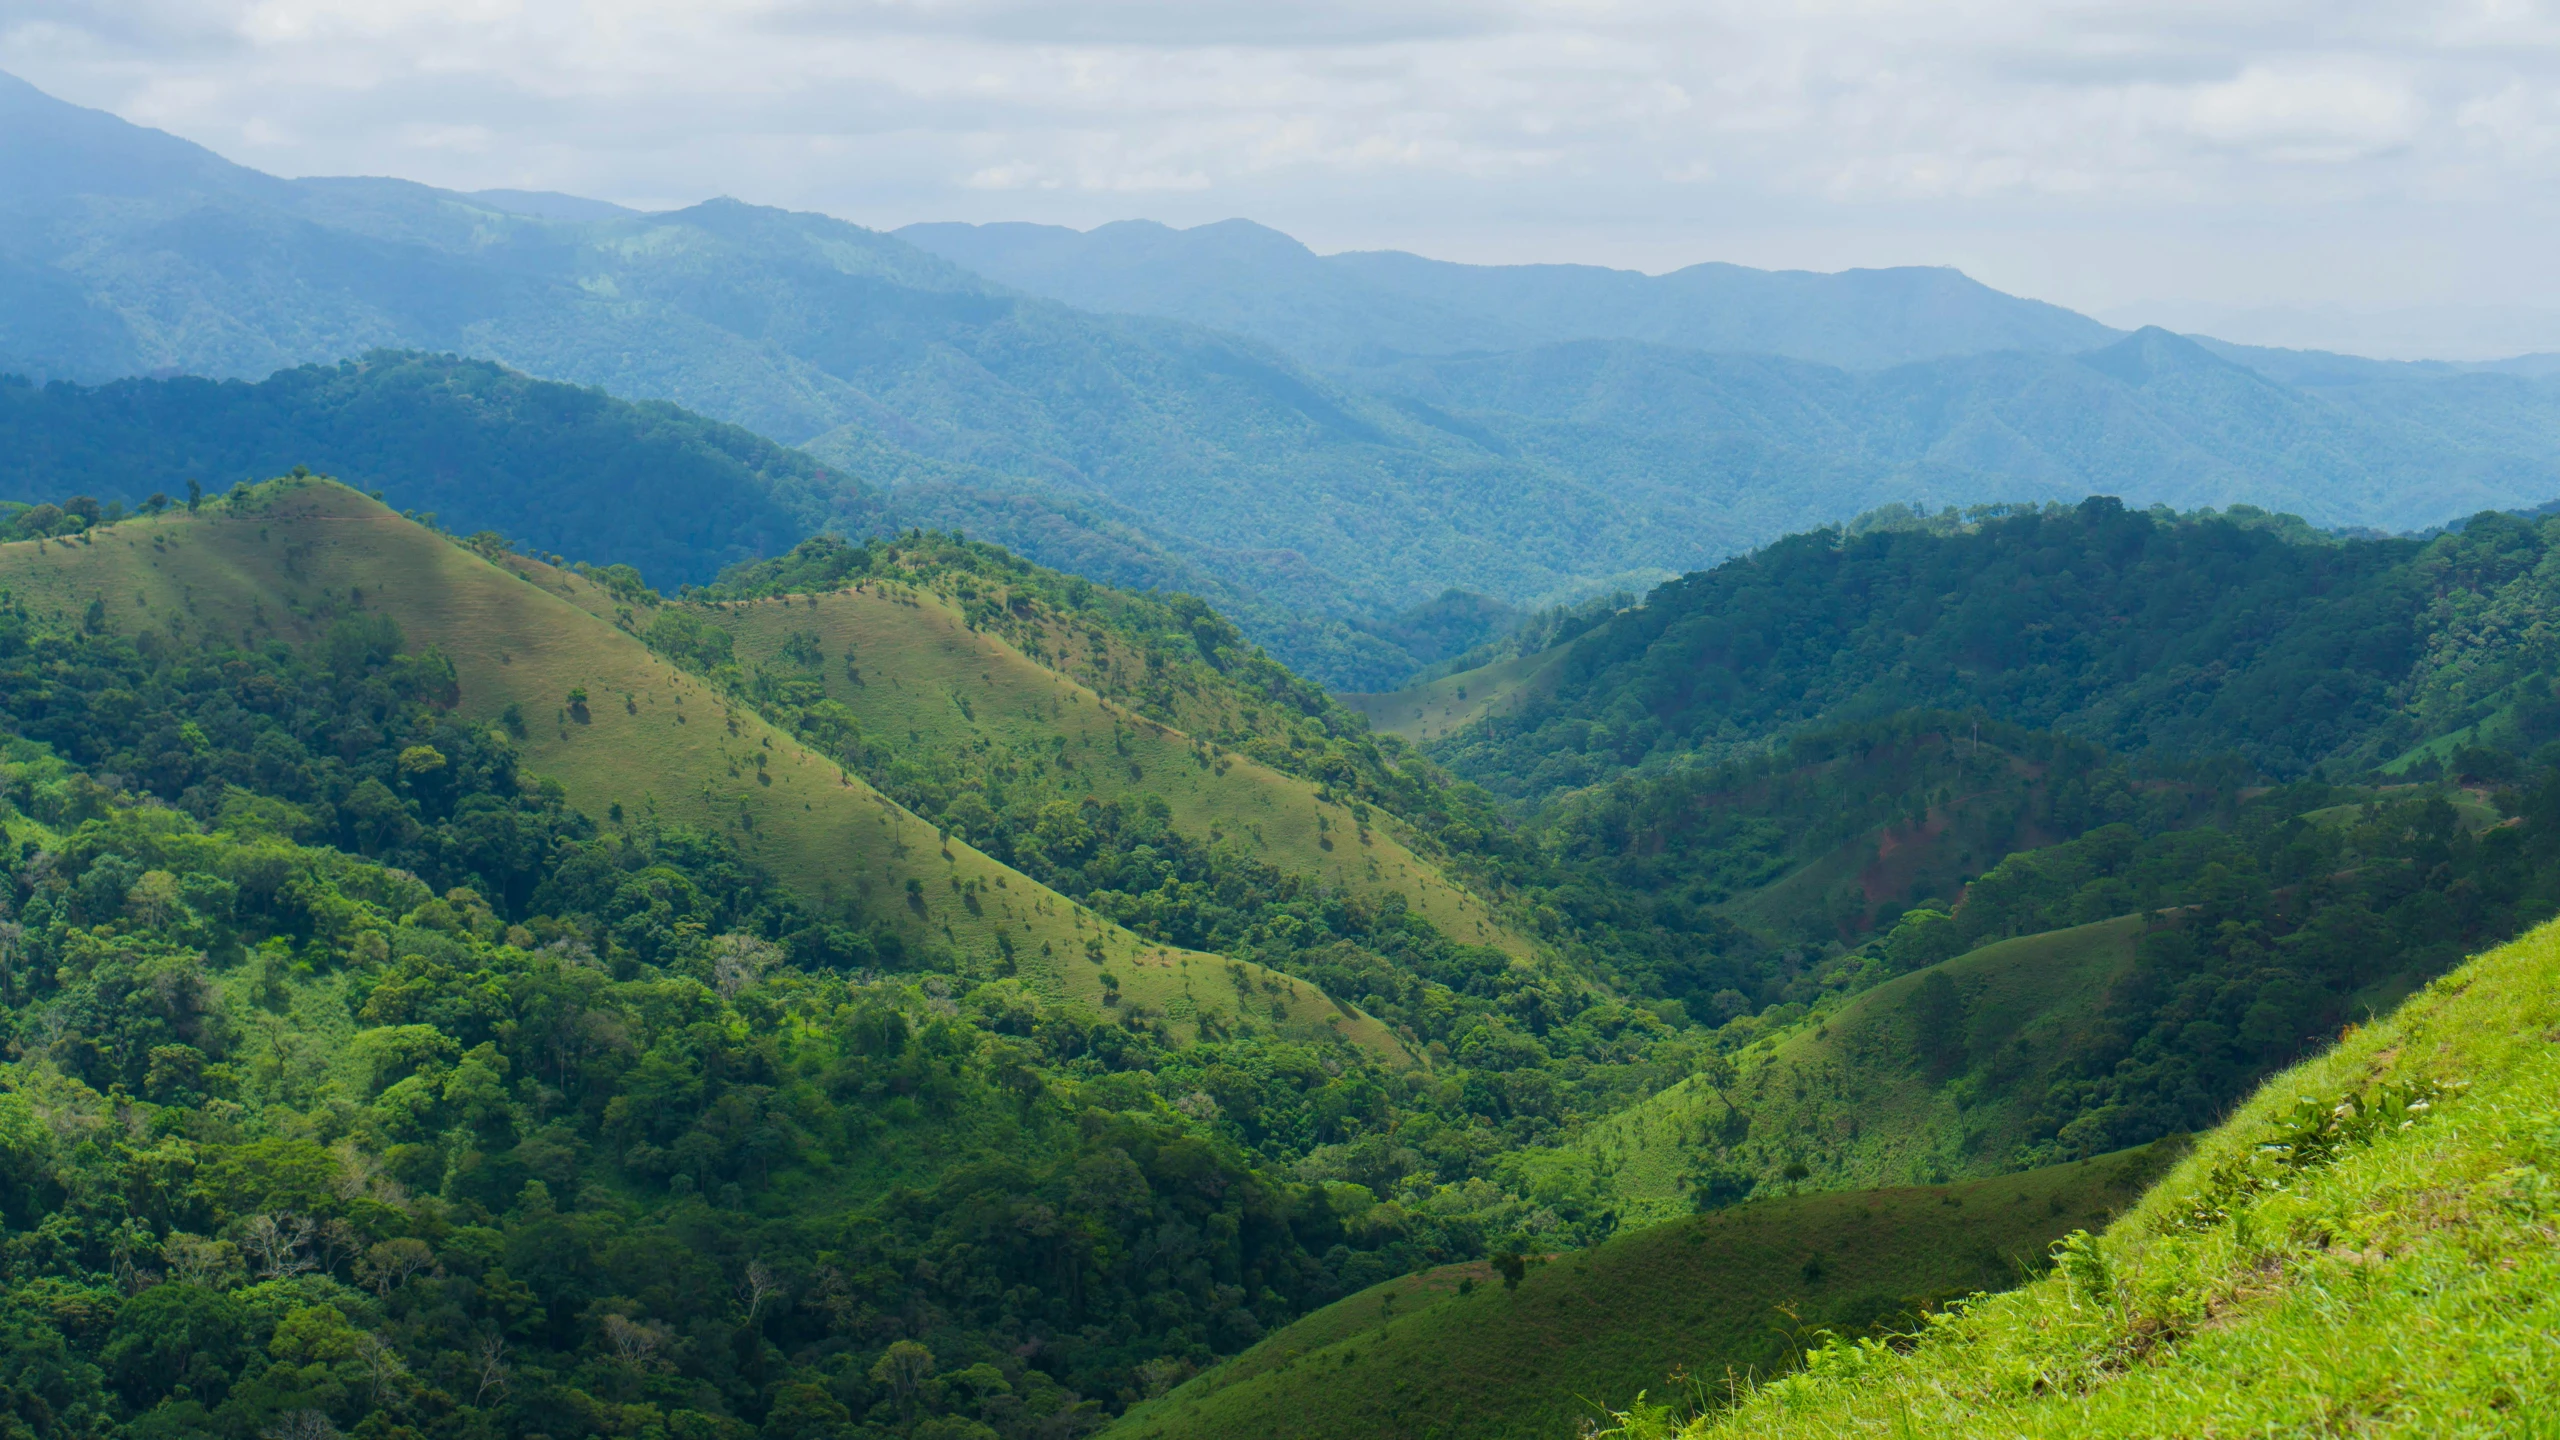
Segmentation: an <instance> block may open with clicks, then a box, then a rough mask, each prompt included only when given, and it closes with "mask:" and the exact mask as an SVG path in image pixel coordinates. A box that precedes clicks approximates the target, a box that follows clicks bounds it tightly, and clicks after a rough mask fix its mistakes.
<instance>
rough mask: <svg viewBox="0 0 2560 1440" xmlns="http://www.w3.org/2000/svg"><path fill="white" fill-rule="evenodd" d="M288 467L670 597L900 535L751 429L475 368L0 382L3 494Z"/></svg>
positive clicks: (126, 492) (219, 487) (841, 479)
mask: <svg viewBox="0 0 2560 1440" xmlns="http://www.w3.org/2000/svg"><path fill="white" fill-rule="evenodd" d="M297 465H300V466H307V467H309V468H311V469H312V470H315V471H317V472H319V473H322V474H326V475H334V476H336V477H337V478H339V479H341V480H344V481H346V482H347V483H348V484H350V485H354V486H356V487H358V488H360V489H365V490H372V491H378V492H380V493H381V494H382V496H383V498H384V499H386V500H387V501H389V502H390V503H391V504H393V505H396V506H398V507H400V508H402V509H404V510H413V511H427V512H431V513H433V514H434V515H435V516H436V517H437V523H438V524H440V525H442V526H443V527H444V528H445V529H447V530H450V531H453V532H455V533H457V534H470V533H472V532H475V531H480V530H495V531H497V532H498V533H500V534H502V535H504V536H506V537H507V538H508V539H510V540H513V541H516V542H519V543H521V544H523V545H526V546H528V547H530V548H532V549H535V550H538V551H547V552H557V553H563V554H567V555H569V556H572V557H574V558H577V559H581V560H590V561H595V562H597V563H607V564H609V563H622V564H628V565H634V566H637V567H638V568H639V569H640V570H641V572H642V573H643V574H645V575H646V576H647V577H648V578H649V579H650V580H651V581H653V582H655V583H657V584H659V585H662V586H666V587H668V588H670V589H672V588H673V587H674V586H676V585H678V584H680V583H684V582H687V581H693V582H700V581H706V580H709V579H710V578H711V577H712V576H713V575H714V574H716V573H718V571H719V570H720V569H721V567H723V566H724V565H729V564H734V563H736V562H738V561H742V560H752V559H758V558H761V557H763V556H766V555H771V554H774V553H776V552H777V551H780V550H785V549H788V548H790V547H791V546H792V545H794V544H796V543H798V542H799V541H800V539H801V538H803V537H804V536H806V535H808V534H809V533H810V532H811V531H812V530H815V529H818V528H821V527H834V528H837V529H840V530H846V531H849V532H853V533H861V532H864V531H868V530H876V529H887V528H892V527H893V526H894V524H895V521H894V520H891V519H888V518H886V516H885V512H884V509H883V506H882V504H881V501H880V497H879V496H878V495H877V494H876V493H874V492H871V491H868V490H866V489H865V488H864V487H863V486H861V485H859V484H858V483H856V482H854V481H853V480H852V479H850V478H849V477H847V476H845V475H842V474H840V473H838V472H835V471H833V470H830V469H829V468H828V467H827V466H825V465H822V464H820V463H819V462H818V461H817V460H815V459H813V458H811V457H810V456H809V455H807V454H805V453H803V452H801V451H798V450H793V449H789V448H787V447H785V446H781V445H776V444H774V443H773V442H772V441H770V440H767V439H765V438H764V437H762V436H760V435H757V434H755V433H753V432H752V431H749V430H745V429H742V428H740V427H738V426H735V425H724V424H721V423H720V422H718V421H715V420H706V419H704V418H703V417H701V416H699V415H695V414H692V413H690V412H688V411H685V410H682V409H679V408H677V407H676V406H673V405H669V404H667V403H665V402H664V401H645V402H640V403H633V402H631V401H626V400H616V399H614V398H613V397H612V396H610V395H607V394H605V393H604V392H602V391H600V390H594V389H587V388H582V387H579V386H574V385H563V384H559V383H557V382H552V381H543V380H535V379H531V378H529V377H527V376H525V375H522V374H519V373H517V372H514V371H511V370H508V369H506V368H505V367H503V366H500V365H496V364H493V363H491V362H489V361H486V360H462V359H457V358H455V357H452V356H437V355H418V354H403V353H395V352H376V353H375V354H372V355H369V356H366V357H365V358H364V359H363V360H360V361H352V360H351V361H346V362H343V363H341V364H337V365H311V366H303V367H299V368H296V369H292V370H284V371H279V372H278V373H277V374H276V375H274V376H273V377H272V378H270V379H267V380H264V381H261V382H258V383H255V384H252V383H249V382H247V381H242V380H204V379H197V378H193V377H180V378H176V379H169V380H118V381H114V382H111V383H109V384H106V385H100V386H86V385H76V384H71V383H68V382H61V381H57V382H55V383H52V384H49V385H45V386H42V387H37V386H33V385H29V384H27V383H25V382H23V381H16V380H7V379H0V499H6V500H23V501H39V500H51V501H59V500H61V499H63V498H64V497H66V496H69V495H74V494H86V495H91V496H94V497H96V498H98V499H100V500H118V501H122V502H124V503H125V504H126V505H128V506H135V505H138V504H139V503H140V502H141V501H142V500H143V499H144V498H145V497H147V496H149V495H151V494H152V493H154V492H159V493H162V494H165V495H169V496H173V497H175V498H177V499H180V500H183V499H185V497H186V494H187V482H188V481H190V480H193V481H196V482H197V483H198V484H200V485H202V486H203V487H204V488H205V489H206V490H207V491H210V492H220V491H223V490H226V489H228V488H230V486H231V485H232V484H233V483H234V482H235V481H240V480H262V479H266V478H268V477H271V476H274V475H279V474H282V473H284V472H285V471H287V470H289V469H291V468H293V467H294V466H297Z"/></svg>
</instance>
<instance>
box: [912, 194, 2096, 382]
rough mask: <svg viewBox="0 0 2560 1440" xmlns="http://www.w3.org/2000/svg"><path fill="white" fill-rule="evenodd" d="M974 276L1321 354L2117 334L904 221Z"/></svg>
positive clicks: (1327, 358) (1249, 249)
mask: <svg viewBox="0 0 2560 1440" xmlns="http://www.w3.org/2000/svg"><path fill="white" fill-rule="evenodd" d="M897 234H898V236H899V237H900V238H901V239H905V240H909V241H912V242H914V243H915V244H917V245H919V246H921V247H922V248H924V249H927V250H930V251H932V252H934V253H935V254H937V255H940V256H942V257H944V258H945V259H948V260H950V261H952V262H953V263H955V264H959V265H963V266H966V267H968V268H969V269H971V270H974V271H976V272H978V273H979V274H981V275H985V276H988V277H990V278H991V279H995V280H999V281H1002V282H1003V283H1005V284H1007V285H1011V286H1015V287H1017V288H1019V289H1023V290H1028V291H1030V292H1031V293H1033V294H1035V295H1045V296H1048V297H1049V298H1051V299H1054V300H1062V301H1065V302H1066V303H1067V304H1070V305H1076V306H1081V307H1083V308H1085V309H1088V310H1104V311H1118V312H1125V313H1128V314H1137V315H1160V316H1165V317H1167V318H1170V319H1177V320H1189V321H1192V322H1195V323H1197V324H1202V325H1210V326H1215V327H1217V328H1219V329H1223V330H1234V331H1237V332H1239V333H1242V334H1246V335H1251V336H1253V337H1255V338H1256V339H1260V340H1266V341H1269V342H1270V343H1271V344H1273V345H1276V346H1278V347H1280V348H1281V349H1283V350H1286V351H1288V352H1289V353H1290V354H1292V355H1295V356H1297V357H1298V358H1299V359H1301V360H1304V361H1307V362H1309V363H1311V364H1315V365H1319V366H1323V367H1326V368H1329V369H1337V370H1350V371H1358V370H1361V369H1364V368H1366V367H1367V366H1369V365H1372V364H1374V363H1376V362H1378V361H1379V360H1381V359H1384V358H1388V357H1392V356H1396V355H1449V354H1457V353H1462V352H1466V351H1478V350H1516V349H1523V348H1527V347H1530V346H1536V345H1544V344H1551V343H1554V342H1557V341H1563V340H1643V341H1649V342H1652V343H1655V344H1661V345H1677V346H1683V347H1686V348H1690V349H1698V350H1729V351H1741V352H1748V353H1754V354H1767V355H1786V356H1792V357H1794V358H1797V359H1803V360H1815V361H1820V362H1823V363H1825V364H1830V365H1838V366H1842V367H1844V368H1848V369H1871V368H1876V367H1880V366H1886V365H1895V364H1900V363H1903V362H1905V361H1910V360H1922V359H1930V358H1933V357H1937V356H1945V355H1972V354H1979V353H1982V352H1985V351H1992V350H2036V351H2049V352H2061V351H2074V350H2085V349H2088V348H2090V347H2092V346H2096V345H2102V344H2104V343H2106V342H2107V341H2109V340H2111V339H2113V338H2115V337H2116V336H2117V335H2118V334H2120V333H2121V332H2119V331H2115V330H2111V329H2109V328H2108V327H2106V326H2104V325H2101V324H2099V323H2098V322H2097V321H2095V320H2091V319H2089V318H2088V317H2086V316H2084V315H2078V314H2074V313H2073V312H2071V311H2069V310H2065V309H2063V308H2061V307H2060V306H2056V305H2047V304H2044V303H2043V302H2041V301H2036V300H2022V299H2019V298H2018V297H2016V296H2014V295H2004V294H2002V293H2000V292H1999V291H1997V290H1994V289H1992V288H1990V287H1989V286H1987V285H1982V284H1979V283H1977V282H1975V281H1973V280H1970V279H1967V278H1966V277H1965V276H1964V275H1963V274H1962V273H1961V272H1959V271H1955V270H1949V269H1938V268H1923V267H1904V268H1898V269H1890V270H1849V271H1843V272H1841V273H1839V274H1830V275H1826V274H1816V273H1813V272H1811V271H1803V270H1780V271H1770V270H1753V269H1748V268H1746V267H1743V266H1740V265H1721V264H1710V265H1692V266H1690V267H1689V268H1687V269H1685V270H1678V271H1674V272H1672V273H1671V274H1668V275H1644V274H1640V273H1637V272H1635V271H1632V270H1610V269H1604V268H1602V267H1600V266H1596V265H1458V264H1452V263H1450V262H1448V261H1444V260H1427V259H1424V258H1423V257H1421V256H1419V255H1408V254H1404V253H1401V252H1398V251H1375V252H1353V253H1350V254H1342V255H1325V256H1319V255H1317V254H1316V253H1314V252H1313V251H1311V250H1309V249H1307V248H1306V247H1305V246H1304V245H1301V244H1299V243H1298V242H1297V241H1296V240H1293V239H1291V238H1290V237H1288V236H1287V235H1283V234H1281V233H1280V232H1279V231H1277V230H1272V229H1269V228H1267V227H1264V226H1261V225H1256V224H1253V223H1252V222H1250V221H1245V220H1226V221H1221V222H1219V223H1217V224H1214V225H1201V226H1196V227H1194V228H1192V229H1189V230H1176V229H1173V228H1171V227H1169V226H1164V225H1159V224H1156V223H1154V222H1152V221H1143V220H1132V221H1123V222H1120V223H1118V224H1112V225H1104V226H1101V227H1099V228H1097V229H1094V230H1090V231H1076V230H1069V229H1065V228H1063V227H1059V226H1054V225H1022V224H998V225H960V224H926V225H910V226H907V227H905V228H904V229H901V230H899V231H898V232H897Z"/></svg>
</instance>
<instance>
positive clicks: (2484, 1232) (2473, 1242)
mask: <svg viewBox="0 0 2560 1440" xmlns="http://www.w3.org/2000/svg"><path fill="white" fill-rule="evenodd" d="M2555 1027H2560V928H2554V927H2551V926H2545V927H2544V928H2542V929H2540V930H2537V931H2535V932H2533V933H2532V934H2530V935H2528V936H2526V937H2525V938H2524V939H2522V940H2519V941H2516V942H2514V943H2512V944H2509V945H2506V946H2502V947H2500V948H2499V949H2497V950H2495V951H2493V952H2491V953H2489V954H2487V955H2484V956H2482V957H2480V958H2479V959H2477V960H2475V961H2472V962H2471V963H2470V964H2468V965H2465V966H2463V967H2462V968H2461V969H2459V970H2457V971H2455V972H2453V973H2451V974H2448V975H2446V976H2444V977H2442V978H2440V979H2438V980H2437V981H2435V982H2434V983H2432V984H2431V985H2429V986H2428V987H2427V988H2426V989H2425V991H2424V992H2422V993H2421V994H2419V995H2417V996H2416V997H2414V998H2412V999H2411V1000H2410V1001H2409V1002H2408V1003H2407V1004H2405V1005H2403V1006H2402V1007H2401V1008H2400V1009H2399V1010H2398V1011H2397V1012H2396V1013H2394V1014H2393V1015H2392V1016H2391V1017H2390V1018H2389V1019H2387V1020H2385V1021H2383V1022H2381V1023H2379V1024H2376V1025H2373V1026H2370V1027H2367V1028H2365V1029H2362V1030H2359V1031H2357V1032H2356V1033H2354V1034H2353V1035H2351V1036H2349V1037H2348V1038H2347V1039H2345V1040H2344V1041H2342V1042H2341V1043H2339V1044H2338V1045H2337V1046H2336V1048H2334V1049H2333V1050H2331V1051H2329V1052H2328V1053H2326V1054H2324V1055H2322V1056H2320V1057H2319V1058H2318V1059H2315V1060H2311V1061H2308V1062H2306V1063H2304V1064H2302V1065H2300V1066H2297V1067H2295V1068H2294V1069H2292V1070H2289V1071H2287V1072H2285V1073H2284V1074H2282V1075H2279V1076H2278V1077H2276V1078H2275V1079H2274V1080H2271V1081H2269V1082H2268V1083H2267V1085H2266V1086H2265V1087H2264V1088H2263V1089H2262V1090H2261V1091H2259V1093H2258V1094H2257V1096H2256V1097H2255V1098H2254V1099H2252V1100H2251V1101H2250V1102H2249V1103H2248V1104H2247V1105H2245V1106H2243V1107H2241V1109H2240V1110H2239V1111H2238V1112H2237V1113H2236V1114H2234V1115H2233V1116H2232V1118H2231V1120H2230V1121H2229V1123H2227V1124H2225V1125H2223V1126H2222V1127H2220V1128H2219V1129H2218V1130H2216V1131H2215V1132H2213V1133H2212V1134H2211V1135H2209V1136H2206V1137H2204V1139H2203V1140H2202V1142H2201V1143H2200V1144H2199V1145H2198V1147H2197V1149H2196V1152H2195V1154H2194V1155H2192V1156H2191V1157H2189V1158H2188V1159H2187V1160H2186V1161H2185V1162H2184V1163H2183V1164H2181V1165H2180V1166H2179V1167H2178V1168H2177V1169H2176V1171H2175V1172H2173V1173H2172V1174H2171V1175H2170V1176H2169V1177H2168V1178H2167V1180H2165V1181H2164V1182H2163V1183H2162V1184H2160V1185H2159V1186H2158V1187H2157V1188H2156V1189H2155V1190H2153V1191H2152V1193H2150V1194H2149V1195H2147V1196H2146V1197H2144V1199H2143V1201H2142V1203H2141V1204H2140V1205H2139V1206H2138V1207H2136V1208H2135V1209H2134V1210H2132V1211H2131V1212H2130V1213H2128V1214H2126V1215H2125V1216H2124V1217H2122V1218H2121V1219H2119V1220H2118V1221H2116V1222H2115V1223H2114V1224H2113V1225H2111V1226H2109V1227H2107V1228H2106V1230H2105V1231H2104V1233H2103V1234H2102V1235H2100V1236H2099V1237H2097V1238H2096V1239H2095V1240H2094V1241H2089V1242H2084V1243H2080V1244H2076V1245H2074V1246H2073V1247H2072V1248H2070V1249H2069V1250H2068V1251H2066V1252H2065V1254H2064V1256H2063V1259H2062V1263H2061V1265H2060V1266H2059V1267H2058V1269H2057V1273H2055V1274H2054V1275H2052V1276H2049V1277H2047V1278H2045V1279H2043V1280H2040V1281H2038V1282H2036V1283H2034V1284H2032V1285H2029V1286H2027V1287H2025V1288H2023V1289H2020V1290H2018V1291H2015V1292H2013V1293H2010V1294H2006V1295H2001V1296H1998V1297H1996V1298H1993V1299H1991V1300H1989V1301H1987V1302H1984V1303H1981V1304H1978V1305H1975V1306H1973V1307H1970V1309H1969V1310H1968V1311H1967V1312H1966V1313H1965V1314H1964V1315H1962V1316H1961V1317H1960V1318H1957V1319H1954V1320H1952V1321H1951V1322H1948V1323H1943V1324H1936V1325H1932V1326H1930V1327H1928V1328H1927V1330H1926V1332H1925V1334H1924V1335H1923V1336H1922V1338H1921V1339H1920V1341H1919V1343H1918V1345H1917V1346H1916V1347H1915V1348H1912V1349H1911V1350H1910V1351H1909V1353H1907V1354H1905V1353H1900V1352H1899V1351H1897V1350H1896V1349H1893V1348H1887V1347H1866V1346H1841V1347H1833V1348H1829V1349H1827V1350H1825V1351H1823V1352H1820V1353H1817V1354H1816V1355H1815V1356H1814V1357H1812V1363H1811V1365H1810V1366H1809V1368H1808V1370H1807V1372H1805V1373H1803V1374H1800V1375H1797V1376H1790V1377H1788V1378H1786V1379H1784V1380H1781V1381H1779V1382H1777V1383H1774V1384H1770V1385H1766V1386H1763V1387H1762V1388H1760V1389H1759V1390H1757V1391H1756V1392H1754V1393H1752V1394H1751V1395H1749V1396H1748V1397H1747V1399H1746V1400H1745V1401H1744V1403H1743V1404H1742V1405H1741V1406H1740V1407H1739V1408H1738V1409H1735V1410H1733V1411H1731V1412H1730V1413H1724V1414H1719V1415H1716V1416H1713V1417H1711V1418H1709V1419H1707V1420H1704V1421H1700V1422H1697V1423H1695V1424H1694V1425H1691V1426H1688V1427H1685V1428H1684V1427H1680V1426H1678V1425H1676V1424H1675V1417H1670V1416H1633V1417H1629V1423H1628V1424H1627V1425H1626V1426H1625V1427H1624V1428H1623V1429H1621V1430H1620V1431H1618V1432H1615V1433H1618V1434H1619V1435H1621V1436H1623V1437H1625V1440H1653V1437H1663V1436H1667V1435H1670V1434H1672V1433H1673V1432H1674V1431H1675V1430H1676V1431H1677V1433H1679V1434H1680V1435H1682V1436H1685V1437H1689V1440H1705V1437H1709V1436H1735V1437H1740V1436H1750V1437H1753V1440H1768V1437H1787V1436H1808V1437H1811V1436H1822V1437H1834V1436H1844V1435H1877V1436H1887V1435H1896V1436H1898V1435H1980V1434H2000V1435H2017V1436H2073V1437H2079V1436H2093V1435H2127V1436H2132V1435H2193V1436H2221V1435H2232V1436H2237V1435H2269V1434H2282V1435H2308V1434H2359V1435H2547V1434H2550V1433H2552V1431H2553V1425H2554V1411H2553V1408H2552V1397H2553V1396H2554V1395H2555V1394H2560V1362H2556V1361H2555V1359H2554V1354H2553V1350H2552V1347H2551V1338H2550V1337H2551V1335H2552V1334H2553V1332H2554V1331H2555V1329H2560V1299H2555V1297H2560V1249H2555V1248H2554V1246H2553V1245H2552V1235H2553V1226H2554V1224H2555V1221H2560V1179H2555V1175H2560V1128H2555V1126H2554V1124H2553V1116H2554V1115H2560V1047H2555V1045H2554V1043H2553V1041H2554V1036H2555V1035H2560V1028H2555ZM1702 1353H1704V1352H1703V1347H1702Z"/></svg>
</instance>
